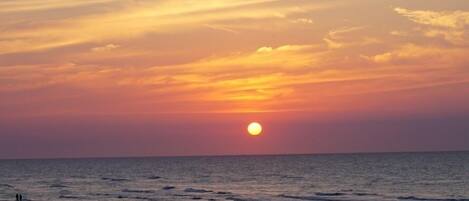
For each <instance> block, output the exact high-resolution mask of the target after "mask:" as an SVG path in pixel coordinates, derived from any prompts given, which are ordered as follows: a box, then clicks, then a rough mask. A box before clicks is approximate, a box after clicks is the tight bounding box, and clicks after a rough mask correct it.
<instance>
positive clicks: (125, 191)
mask: <svg viewBox="0 0 469 201" xmlns="http://www.w3.org/2000/svg"><path fill="white" fill-rule="evenodd" d="M122 192H124V193H155V192H156V191H154V190H137V189H122Z"/></svg>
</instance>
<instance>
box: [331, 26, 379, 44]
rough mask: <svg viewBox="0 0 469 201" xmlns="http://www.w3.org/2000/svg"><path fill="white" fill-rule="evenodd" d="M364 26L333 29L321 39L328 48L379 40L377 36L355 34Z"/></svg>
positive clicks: (373, 42) (370, 42)
mask: <svg viewBox="0 0 469 201" xmlns="http://www.w3.org/2000/svg"><path fill="white" fill-rule="evenodd" d="M364 28H365V27H364V26H355V27H342V28H338V29H334V30H331V31H329V32H328V33H327V35H326V36H325V37H324V38H323V41H324V42H326V44H327V46H328V47H329V48H330V49H339V48H344V47H348V46H355V45H358V46H361V45H369V44H375V43H380V42H381V41H380V40H379V39H377V38H373V37H367V36H363V35H360V34H357V32H358V31H360V30H363V29H364Z"/></svg>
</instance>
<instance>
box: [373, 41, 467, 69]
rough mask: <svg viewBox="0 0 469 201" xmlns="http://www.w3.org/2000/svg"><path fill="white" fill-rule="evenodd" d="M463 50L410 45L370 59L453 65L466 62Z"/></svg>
mask: <svg viewBox="0 0 469 201" xmlns="http://www.w3.org/2000/svg"><path fill="white" fill-rule="evenodd" d="M465 52H466V50H465V49H464V48H443V47H437V46H421V45H416V44H412V43H408V44H404V45H401V46H399V47H398V48H396V49H394V50H392V51H389V52H385V53H381V54H377V55H375V56H373V57H371V58H370V59H371V60H372V61H374V62H377V63H433V64H435V63H443V64H445V65H454V66H458V65H456V64H458V63H459V64H460V63H464V62H466V61H467V59H465V58H466V57H465V56H464V55H465V54H466V53H465Z"/></svg>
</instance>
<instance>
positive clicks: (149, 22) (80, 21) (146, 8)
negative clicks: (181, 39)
mask: <svg viewBox="0 0 469 201" xmlns="http://www.w3.org/2000/svg"><path fill="white" fill-rule="evenodd" d="M272 5H273V4H272V2H271V1H268V0H251V1H237V0H231V1H209V2H206V3H203V4H200V2H198V1H188V2H184V3H182V2H177V1H156V2H153V1H151V2H135V1H131V2H127V3H122V5H120V6H115V9H108V10H105V9H102V10H104V11H102V12H101V10H100V12H96V13H86V14H81V15H78V16H76V15H75V16H71V17H69V16H67V13H66V12H64V13H61V14H62V15H64V16H63V17H61V18H47V17H46V18H39V19H34V15H33V16H30V17H29V18H26V19H24V20H22V21H20V22H15V20H14V18H11V19H10V21H6V22H5V23H4V25H0V30H5V31H3V32H2V36H1V37H2V38H4V39H8V40H0V54H7V53H19V52H31V51H43V50H48V49H51V48H58V47H63V46H70V45H77V44H84V43H95V42H99V43H102V42H110V41H116V40H129V39H133V38H138V37H141V36H144V35H145V34H148V33H178V32H179V33H181V32H183V31H187V30H194V29H197V28H200V27H201V26H207V25H209V28H212V29H218V30H224V31H228V32H233V31H234V30H233V29H232V28H231V27H230V26H225V25H224V22H230V23H232V22H234V21H238V23H242V22H243V21H248V20H255V19H257V20H261V19H284V18H285V17H286V16H288V15H290V14H293V13H303V12H308V11H310V10H314V9H322V8H325V7H327V6H328V5H317V4H315V5H311V4H306V5H304V6H302V7H301V8H300V7H299V6H298V5H293V4H287V3H282V4H281V5H277V6H272ZM71 6H73V4H72V5H71ZM58 7H59V8H60V6H58ZM44 16H47V15H46V14H44ZM24 21H30V23H29V24H28V25H27V26H25V25H24ZM22 22H23V23H22ZM214 24H216V25H214Z"/></svg>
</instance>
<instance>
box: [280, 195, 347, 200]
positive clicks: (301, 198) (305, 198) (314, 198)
mask: <svg viewBox="0 0 469 201" xmlns="http://www.w3.org/2000/svg"><path fill="white" fill-rule="evenodd" d="M279 197H282V198H289V199H298V200H314V201H343V200H337V199H330V198H324V197H318V196H296V195H285V194H281V195H279Z"/></svg>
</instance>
